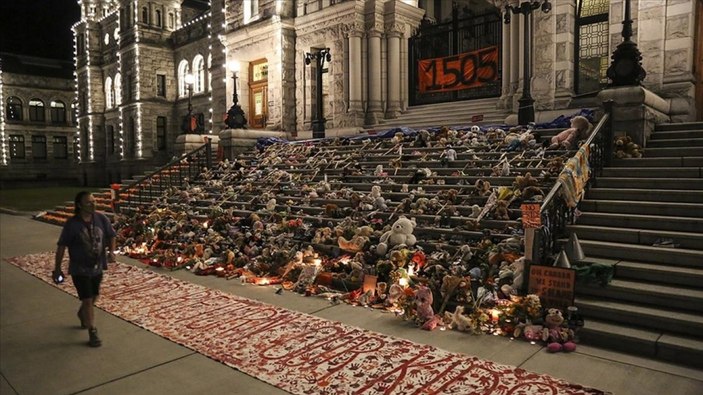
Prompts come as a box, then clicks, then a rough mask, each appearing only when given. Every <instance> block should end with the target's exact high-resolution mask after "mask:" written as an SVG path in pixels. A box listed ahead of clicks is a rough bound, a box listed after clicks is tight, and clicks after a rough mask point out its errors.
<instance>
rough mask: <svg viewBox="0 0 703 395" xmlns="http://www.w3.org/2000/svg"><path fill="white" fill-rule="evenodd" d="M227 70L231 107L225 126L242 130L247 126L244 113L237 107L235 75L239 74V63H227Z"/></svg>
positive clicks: (237, 97)
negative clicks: (230, 81)
mask: <svg viewBox="0 0 703 395" xmlns="http://www.w3.org/2000/svg"><path fill="white" fill-rule="evenodd" d="M229 70H230V71H231V72H232V81H233V82H234V83H233V85H232V90H233V92H232V107H230V109H229V111H227V118H226V119H225V124H226V125H227V127H229V128H230V129H243V128H245V127H246V125H247V118H246V117H245V116H244V111H243V110H242V107H241V106H240V105H239V96H237V73H239V62H237V61H231V62H229Z"/></svg>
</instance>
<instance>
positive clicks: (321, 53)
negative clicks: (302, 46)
mask: <svg viewBox="0 0 703 395" xmlns="http://www.w3.org/2000/svg"><path fill="white" fill-rule="evenodd" d="M313 60H315V65H316V71H317V75H316V77H317V79H316V88H317V90H316V91H317V100H316V101H315V103H316V104H317V106H316V108H317V110H316V111H315V119H313V121H312V137H313V138H324V137H325V122H327V120H326V119H325V115H324V112H323V108H322V71H323V66H324V65H325V61H327V62H329V61H331V60H332V55H331V54H330V49H329V48H320V49H318V50H317V51H316V52H306V53H305V64H306V65H308V66H309V65H310V64H311V63H312V61H313Z"/></svg>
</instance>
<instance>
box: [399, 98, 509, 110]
mask: <svg viewBox="0 0 703 395" xmlns="http://www.w3.org/2000/svg"><path fill="white" fill-rule="evenodd" d="M478 106H485V107H490V108H497V107H496V99H495V98H487V99H474V100H462V101H452V102H446V103H431V104H418V105H415V106H410V107H408V110H407V111H425V110H426V111H439V110H441V111H444V110H450V109H454V108H456V109H464V108H467V107H478Z"/></svg>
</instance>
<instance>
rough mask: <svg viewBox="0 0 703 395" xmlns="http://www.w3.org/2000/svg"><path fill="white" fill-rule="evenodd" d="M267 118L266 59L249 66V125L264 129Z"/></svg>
mask: <svg viewBox="0 0 703 395" xmlns="http://www.w3.org/2000/svg"><path fill="white" fill-rule="evenodd" d="M267 118H268V62H267V61H266V59H263V60H257V61H255V62H251V63H250V64H249V125H250V126H251V127H252V128H255V129H263V128H265V127H266V120H267Z"/></svg>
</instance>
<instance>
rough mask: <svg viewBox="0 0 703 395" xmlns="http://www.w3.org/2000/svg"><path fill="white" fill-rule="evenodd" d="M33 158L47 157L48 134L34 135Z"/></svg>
mask: <svg viewBox="0 0 703 395" xmlns="http://www.w3.org/2000/svg"><path fill="white" fill-rule="evenodd" d="M32 158H34V159H46V136H32Z"/></svg>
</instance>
